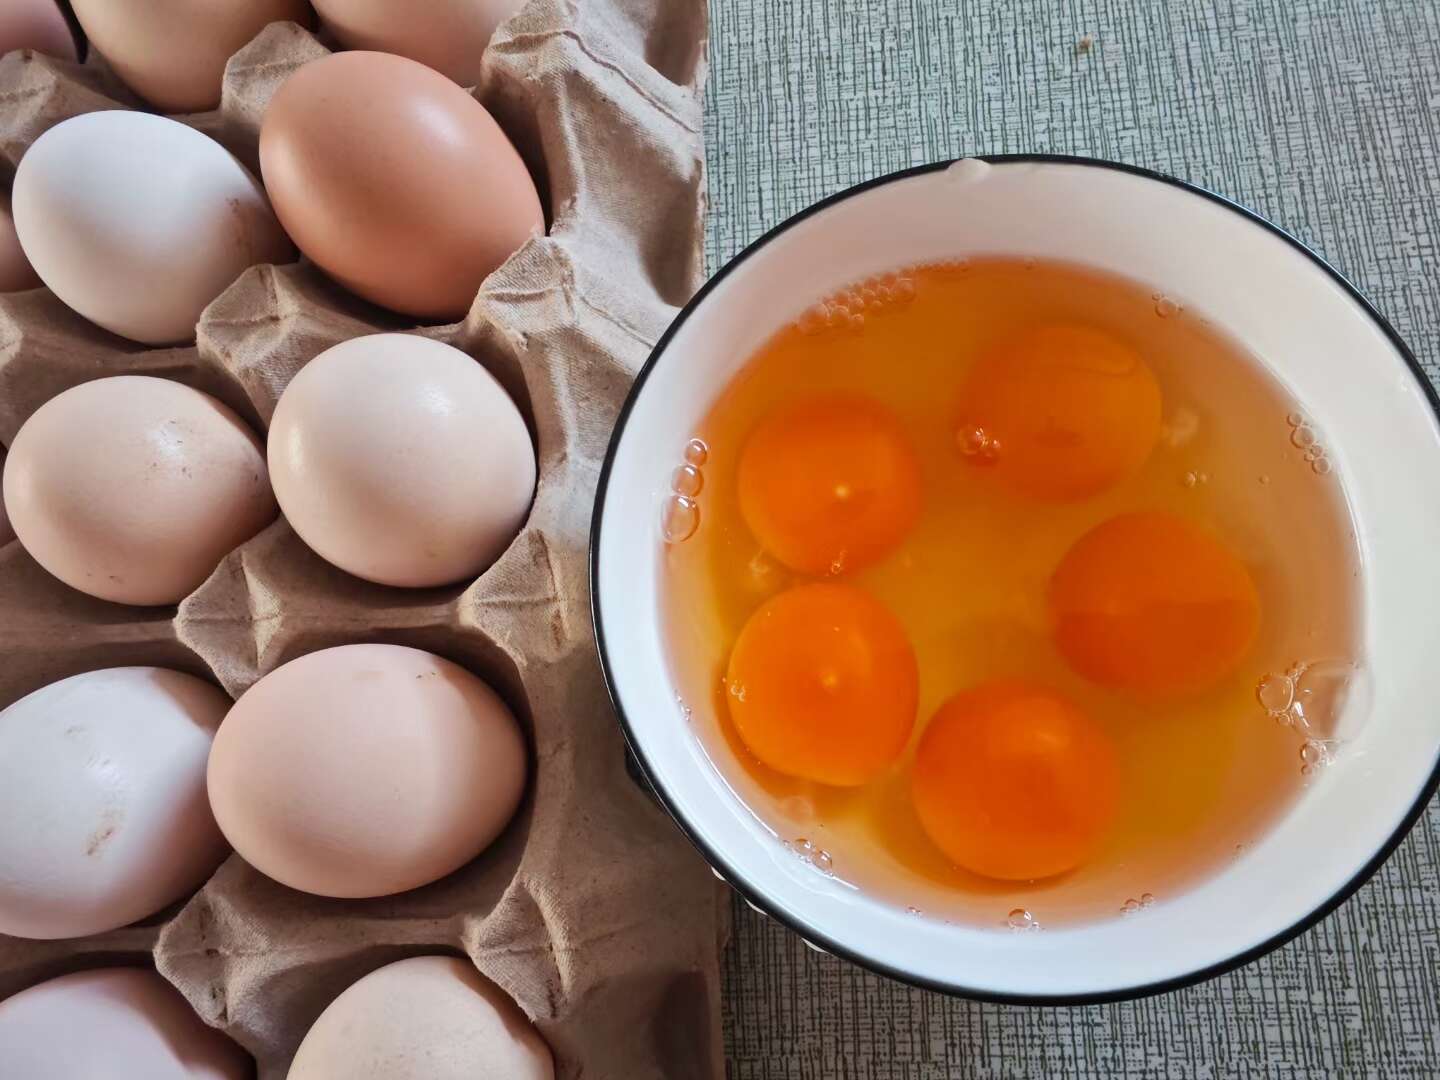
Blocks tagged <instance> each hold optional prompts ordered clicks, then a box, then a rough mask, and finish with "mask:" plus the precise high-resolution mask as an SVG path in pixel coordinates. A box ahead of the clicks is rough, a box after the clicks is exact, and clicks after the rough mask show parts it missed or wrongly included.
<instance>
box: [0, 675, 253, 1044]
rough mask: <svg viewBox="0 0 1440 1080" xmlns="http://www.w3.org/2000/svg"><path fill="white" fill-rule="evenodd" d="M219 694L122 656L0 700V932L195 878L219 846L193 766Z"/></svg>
mask: <svg viewBox="0 0 1440 1080" xmlns="http://www.w3.org/2000/svg"><path fill="white" fill-rule="evenodd" d="M229 706H230V699H229V698H227V697H226V696H225V695H224V694H223V693H222V692H221V691H220V690H218V689H217V688H215V687H214V686H211V685H210V684H209V683H207V682H204V681H202V680H200V679H197V678H195V677H194V676H193V675H185V674H182V673H181V672H178V671H169V670H166V669H164V668H153V667H129V668H110V669H108V670H105V671H91V672H87V673H86V674H83V675H75V676H73V677H71V678H68V679H62V680H61V681H60V682H57V683H52V684H50V685H49V686H46V687H42V688H41V689H39V690H36V691H35V692H34V693H32V694H30V695H28V696H27V697H24V698H21V699H20V700H19V701H17V702H15V704H13V705H11V706H10V707H9V708H8V709H5V710H4V711H3V712H0V934H11V935H13V936H15V937H25V938H69V937H80V936H83V935H85V934H96V933H100V932H101V931H104V930H113V929H115V928H116V927H120V926H125V925H127V924H129V923H132V922H135V921H136V920H137V919H143V918H145V917H146V916H147V915H152V914H154V913H155V912H156V911H159V910H160V909H161V908H163V907H165V906H166V905H167V904H170V903H172V902H173V901H175V900H179V899H180V898H181V897H183V896H185V895H186V894H187V893H189V892H190V891H191V890H193V889H195V888H196V887H198V886H199V885H200V884H201V883H202V882H203V881H204V880H205V879H206V878H207V877H208V876H209V875H210V874H211V873H212V872H213V871H214V869H215V868H216V867H217V866H218V865H219V864H220V862H221V860H223V859H224V858H225V855H226V851H227V848H226V845H225V841H224V838H223V837H222V836H221V835H220V830H219V829H218V828H217V827H216V825H215V819H214V817H212V816H211V813H210V804H209V800H208V798H207V796H206V792H205V765H206V759H207V758H208V756H209V753H210V743H211V741H212V739H213V738H214V736H215V730H216V729H217V728H218V727H219V726H220V721H221V719H223V718H224V716H225V713H226V711H227V709H228V708H229ZM0 1072H3V1070H0Z"/></svg>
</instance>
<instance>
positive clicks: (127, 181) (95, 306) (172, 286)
mask: <svg viewBox="0 0 1440 1080" xmlns="http://www.w3.org/2000/svg"><path fill="white" fill-rule="evenodd" d="M11 199H12V202H13V212H14V215H15V229H16V232H17V233H18V234H19V236H20V244H21V246H22V247H23V248H24V249H25V254H26V256H28V257H29V259H30V265H31V266H33V267H34V268H35V272H36V273H37V274H39V275H40V279H41V280H42V281H44V282H45V284H46V285H47V286H48V287H49V288H50V290H51V291H52V292H53V293H54V294H55V295H56V296H58V297H59V298H60V299H61V300H63V301H64V302H65V303H66V304H68V305H69V306H70V307H71V308H73V309H74V310H75V311H77V312H79V313H80V314H81V315H83V316H84V317H85V318H87V319H89V320H90V321H91V322H93V323H95V324H96V325H97V326H101V327H104V328H105V329H106V330H109V331H111V332H112V333H115V334H119V335H120V336H121V337H126V338H130V339H131V340H132V341H138V342H141V343H143V344H147V345H168V344H176V343H181V342H188V341H194V340H195V326H196V324H197V323H198V322H199V320H200V313H201V312H202V311H204V310H205V307H206V305H208V304H209V303H210V301H212V300H214V299H215V298H216V297H217V296H219V295H220V294H221V293H222V292H224V291H225V289H227V288H228V287H229V286H230V285H231V284H232V283H233V282H234V281H235V279H236V278H237V277H239V276H240V274H241V272H242V271H244V270H245V268H246V267H249V266H253V265H254V264H256V263H273V262H285V261H288V260H289V259H290V257H291V254H292V251H291V247H290V244H289V241H288V240H287V239H286V237H285V234H284V233H283V232H282V231H281V229H280V226H279V223H278V222H277V221H276V220H275V215H274V214H273V213H271V211H270V205H269V203H268V202H267V201H266V198H265V192H264V190H263V189H262V188H261V187H260V185H259V184H258V183H257V182H256V180H255V178H254V177H253V176H251V175H250V173H249V171H248V170H247V169H246V168H245V166H243V165H241V164H240V162H239V161H237V160H236V159H235V157H234V155H232V154H231V153H230V152H229V151H228V150H226V149H225V148H224V147H223V146H221V145H220V144H219V143H217V142H216V141H215V140H214V139H212V138H210V137H209V136H207V135H202V134H201V133H200V132H198V131H196V130H195V129H193V128H189V127H186V126H185V125H184V124H181V123H179V122H178V121H175V120H169V119H167V118H165V117H163V116H152V115H150V114H149V113H142V112H132V111H128V110H111V111H105V112H93V113H86V114H84V115H83V116H75V117H71V118H70V119H69V120H64V121H61V122H60V123H59V124H56V125H55V126H54V127H52V128H51V129H50V130H49V131H47V132H45V133H44V134H43V135H41V136H40V137H39V138H38V139H36V140H35V142H34V143H32V144H31V146H30V148H29V149H28V150H27V151H26V152H25V156H24V157H22V158H21V159H20V165H19V168H18V169H17V170H16V172H15V185H14V188H13V190H12V192H11Z"/></svg>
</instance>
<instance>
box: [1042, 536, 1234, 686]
mask: <svg viewBox="0 0 1440 1080" xmlns="http://www.w3.org/2000/svg"><path fill="white" fill-rule="evenodd" d="M1049 604H1050V611H1051V614H1052V617H1053V619H1054V626H1055V642H1056V644H1057V645H1058V646H1059V648H1060V651H1061V652H1062V653H1063V654H1064V655H1065V658H1066V659H1067V660H1068V661H1069V663H1070V665H1071V666H1072V667H1073V668H1074V669H1075V670H1076V671H1078V672H1079V673H1080V674H1082V675H1084V676H1085V677H1086V678H1088V679H1090V680H1092V681H1094V682H1097V683H1099V684H1101V685H1102V686H1108V687H1112V688H1115V689H1123V690H1133V691H1138V692H1141V693H1145V694H1156V695H1166V694H1181V693H1188V692H1193V691H1196V690H1201V689H1204V688H1205V687H1207V686H1209V685H1211V684H1213V683H1215V682H1216V681H1218V680H1219V679H1220V678H1222V677H1223V676H1224V675H1226V674H1227V673H1229V672H1230V671H1231V670H1232V669H1233V668H1234V667H1235V665H1236V664H1237V663H1239V661H1240V659H1241V657H1242V656H1243V655H1244V653H1245V650H1246V649H1248V648H1249V647H1250V644H1251V642H1253V641H1254V640H1255V635H1256V633H1257V632H1258V630H1259V627H1260V597H1259V595H1258V593H1257V592H1256V590H1255V582H1254V581H1253V580H1252V579H1251V577H1250V573H1249V571H1248V570H1246V568H1245V564H1244V563H1242V562H1241V561H1240V560H1239V559H1238V558H1237V557H1236V556H1235V555H1234V554H1232V553H1231V552H1230V551H1229V550H1227V549H1226V548H1225V547H1224V546H1222V545H1221V543H1220V542H1219V541H1218V540H1216V539H1215V538H1214V537H1213V536H1211V535H1210V534H1209V533H1208V532H1206V531H1205V530H1204V529H1202V528H1200V527H1199V526H1198V525H1195V524H1193V523H1191V522H1189V521H1186V520H1185V519H1184V518H1181V517H1178V516H1176V515H1174V514H1167V513H1158V512H1148V513H1136V514H1124V515H1121V516H1120V517H1116V518H1112V519H1111V520H1109V521H1107V522H1105V523H1104V524H1102V525H1099V526H1097V527H1096V528H1094V529H1092V530H1091V531H1090V532H1088V533H1086V534H1085V535H1084V536H1082V537H1081V538H1080V539H1079V540H1078V541H1077V542H1076V543H1075V545H1074V546H1073V547H1072V548H1071V549H1070V550H1069V552H1068V553H1067V554H1066V555H1065V557H1064V559H1062V560H1061V562H1060V565H1059V567H1058V568H1057V569H1056V571H1055V575H1054V577H1052V578H1051V580H1050V595H1049Z"/></svg>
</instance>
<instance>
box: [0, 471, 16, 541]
mask: <svg viewBox="0 0 1440 1080" xmlns="http://www.w3.org/2000/svg"><path fill="white" fill-rule="evenodd" d="M4 475H5V451H4V450H3V449H0V476H4ZM14 539H15V530H14V529H12V528H11V527H10V515H9V514H7V513H6V512H5V500H4V499H3V498H0V547H4V546H5V545H6V544H8V543H10V541H11V540H14Z"/></svg>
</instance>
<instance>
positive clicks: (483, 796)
mask: <svg viewBox="0 0 1440 1080" xmlns="http://www.w3.org/2000/svg"><path fill="white" fill-rule="evenodd" d="M525 773H526V751H525V744H524V740H523V738H522V737H521V734H520V728H519V725H518V724H517V723H516V722H515V718H514V716H513V715H512V714H511V712H510V710H509V709H508V708H507V707H506V706H505V703H504V702H503V701H501V700H500V698H499V697H498V696H497V695H496V694H495V692H494V691H493V690H491V689H490V688H489V687H488V686H486V685H485V683H483V682H481V681H480V680H479V679H478V678H476V677H475V676H474V675H472V674H470V673H469V672H468V671H466V670H464V669H463V668H461V667H459V666H457V665H456V664H453V663H451V662H450V661H448V660H444V659H441V658H440V657H438V656H435V655H433V654H431V653H428V652H422V651H421V650H419V649H410V648H405V647H403V646H399V645H342V646H339V647H337V648H333V649H324V650H321V651H320V652H314V653H310V654H309V655H307V656H302V657H300V658H299V659H298V660H292V661H291V662H290V663H288V664H285V665H283V666H282V667H279V668H277V669H276V670H275V671H273V672H271V673H270V674H268V675H266V676H265V677H264V678H262V679H261V680H260V681H259V682H257V683H256V684H255V685H254V686H252V687H251V688H250V689H249V690H248V691H246V693H245V694H244V695H243V696H242V697H241V698H240V700H239V701H238V702H236V704H235V707H234V708H233V709H232V710H231V712H230V715H229V716H228V717H227V718H226V720H225V724H224V726H223V727H222V728H221V729H220V734H219V736H218V737H217V738H216V740H215V747H214V750H213V751H212V752H211V755H210V769H209V788H210V804H211V807H212V808H213V809H214V812H215V820H216V821H218V822H219V824H220V828H221V830H222V831H223V832H224V833H225V836H226V837H227V838H228V839H229V841H230V843H231V844H233V845H234V847H235V850H236V851H237V852H238V853H239V854H240V855H241V856H242V857H243V858H244V859H245V860H246V861H247V862H249V863H250V864H251V865H252V866H254V867H255V868H256V869H258V870H259V871H260V872H261V873H264V874H266V875H268V876H269V877H272V878H274V879H275V880H276V881H279V882H281V883H282V884H285V885H289V886H291V887H292V888H296V889H300V890H302V891H304V892H310V893H315V894H318V895H320V896H333V897H370V896H386V895H390V894H392V893H398V892H404V891H406V890H407V889H414V888H417V887H419V886H421V885H424V884H427V883H428V882H431V881H435V880H436V879H438V878H441V877H444V876H445V875H446V874H448V873H450V872H451V871H453V870H456V869H458V868H459V867H460V866H463V865H464V864H465V863H467V862H469V861H470V860H471V859H473V858H474V857H475V856H476V855H478V854H480V852H481V851H482V850H484V849H485V848H486V847H487V846H489V844H490V843H491V841H493V840H494V839H495V837H496V836H498V835H499V834H500V832H501V831H502V830H503V829H504V828H505V825H506V823H507V822H508V821H509V820H510V818H511V817H512V816H513V815H514V813H515V810H516V807H517V806H518V805H519V802H520V797H521V795H522V793H523V791H524V787H525Z"/></svg>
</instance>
